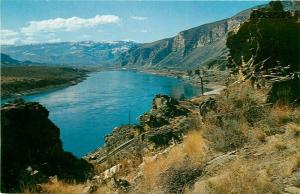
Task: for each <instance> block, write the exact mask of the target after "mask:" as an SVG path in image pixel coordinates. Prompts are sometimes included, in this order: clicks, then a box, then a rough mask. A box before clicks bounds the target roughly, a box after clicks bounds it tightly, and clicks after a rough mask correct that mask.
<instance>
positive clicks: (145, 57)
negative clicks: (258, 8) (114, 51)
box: [120, 10, 250, 69]
mask: <svg viewBox="0 0 300 194" xmlns="http://www.w3.org/2000/svg"><path fill="white" fill-rule="evenodd" d="M249 14H250V10H245V11H243V12H241V13H239V14H237V15H235V16H233V17H232V18H229V19H225V20H221V21H217V22H213V23H209V24H205V25H202V26H199V27H195V28H192V29H189V30H185V31H182V32H180V33H179V34H178V35H177V36H175V37H172V38H168V39H163V40H158V41H156V42H152V43H146V44H142V45H140V46H138V47H136V48H133V49H130V50H129V51H128V52H126V53H124V54H123V55H122V56H121V57H120V63H121V64H122V65H128V66H145V67H169V68H181V69H189V68H193V67H195V66H199V65H201V64H204V63H211V62H214V61H216V60H218V59H222V58H224V57H226V46H225V38H226V34H227V32H228V31H229V30H232V29H234V28H236V27H237V26H239V24H240V23H241V22H243V21H245V20H246V19H247V18H248V17H249Z"/></svg>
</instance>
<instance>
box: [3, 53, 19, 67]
mask: <svg viewBox="0 0 300 194" xmlns="http://www.w3.org/2000/svg"><path fill="white" fill-rule="evenodd" d="M20 63H21V61H18V60H15V59H13V58H11V57H10V56H9V55H6V54H3V53H1V65H18V64H20Z"/></svg>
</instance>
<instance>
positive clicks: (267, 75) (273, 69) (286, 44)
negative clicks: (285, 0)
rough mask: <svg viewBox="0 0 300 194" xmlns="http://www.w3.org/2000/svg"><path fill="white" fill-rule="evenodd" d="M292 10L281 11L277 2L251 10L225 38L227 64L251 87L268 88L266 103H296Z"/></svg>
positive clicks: (299, 69)
mask: <svg viewBox="0 0 300 194" xmlns="http://www.w3.org/2000/svg"><path fill="white" fill-rule="evenodd" d="M299 19H300V17H299V15H297V14H296V11H284V9H283V5H282V4H281V2H280V1H277V2H273V3H272V2H271V3H270V5H269V7H267V8H261V9H257V10H254V11H253V12H252V13H251V16H250V20H249V21H247V22H245V23H244V24H243V25H242V26H241V27H240V29H239V30H238V31H237V32H236V33H231V34H230V36H229V37H228V39H227V43H226V44H227V47H228V48H229V51H230V59H229V60H230V62H229V64H228V66H229V67H230V68H231V69H232V70H233V71H235V72H239V74H240V80H241V81H243V80H250V81H251V82H252V85H253V87H255V88H261V87H268V88H271V89H270V93H269V97H268V100H269V102H272V103H274V102H280V103H298V104H299V96H300V95H299V90H297V89H296V88H299V85H300V79H299V75H300V58H299V53H300V47H299V41H300V38H299V37H300V25H299Z"/></svg>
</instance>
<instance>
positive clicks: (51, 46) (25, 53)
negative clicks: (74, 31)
mask: <svg viewBox="0 0 300 194" xmlns="http://www.w3.org/2000/svg"><path fill="white" fill-rule="evenodd" d="M137 45H138V44H137V43H135V42H132V41H115V42H93V41H81V42H59V43H44V44H30V45H18V46H13V45H4V46H1V49H2V52H4V53H7V54H8V55H10V56H11V57H12V58H15V59H18V60H20V61H24V60H30V61H35V62H38V63H46V64H66V65H109V64H111V63H112V62H113V61H115V60H116V59H117V58H119V56H120V55H121V54H122V53H124V52H126V51H127V50H129V49H131V48H133V47H136V46H137Z"/></svg>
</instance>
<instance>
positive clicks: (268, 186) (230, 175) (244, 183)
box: [192, 160, 279, 194]
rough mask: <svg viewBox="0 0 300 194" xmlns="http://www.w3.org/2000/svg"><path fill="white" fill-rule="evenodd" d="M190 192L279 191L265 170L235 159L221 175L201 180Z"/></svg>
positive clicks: (247, 192)
mask: <svg viewBox="0 0 300 194" xmlns="http://www.w3.org/2000/svg"><path fill="white" fill-rule="evenodd" d="M192 193H195V194H196V193H214V194H226V193H236V194H238V193H243V194H253V193H261V194H266V193H279V190H278V188H277V186H276V185H275V184H273V183H272V182H271V180H270V178H269V176H268V174H267V173H266V171H265V170H257V169H255V168H254V167H252V166H251V164H245V161H239V160H237V161H235V162H234V163H232V164H231V165H230V166H228V167H227V170H226V171H225V172H223V173H222V174H221V175H217V176H215V177H211V178H208V179H206V180H201V181H199V182H197V183H196V184H195V187H194V190H193V191H192Z"/></svg>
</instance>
